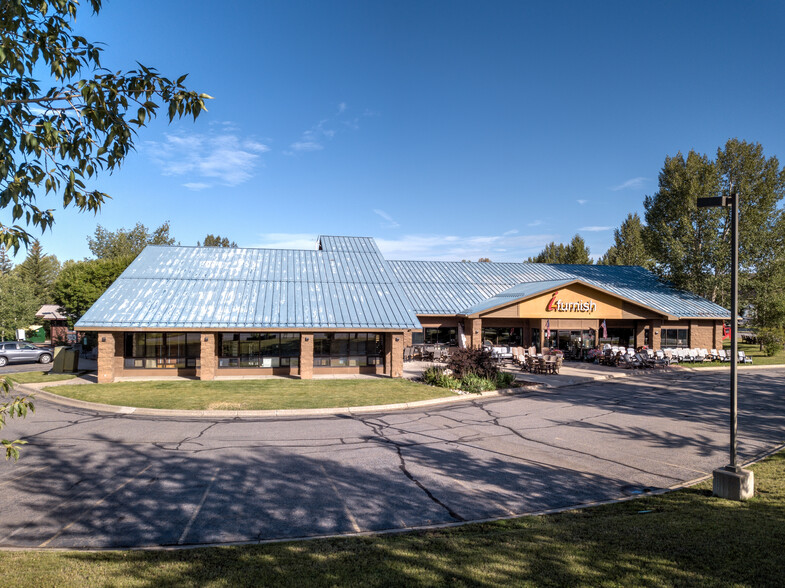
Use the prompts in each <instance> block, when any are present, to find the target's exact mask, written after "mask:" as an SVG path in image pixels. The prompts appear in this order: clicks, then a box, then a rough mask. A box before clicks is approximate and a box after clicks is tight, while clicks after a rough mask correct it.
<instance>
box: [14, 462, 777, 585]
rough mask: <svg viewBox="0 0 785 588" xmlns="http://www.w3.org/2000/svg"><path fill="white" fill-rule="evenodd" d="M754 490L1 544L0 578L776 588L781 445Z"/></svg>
mask: <svg viewBox="0 0 785 588" xmlns="http://www.w3.org/2000/svg"><path fill="white" fill-rule="evenodd" d="M753 469H754V470H755V479H756V486H757V488H756V496H755V498H753V499H752V500H749V501H747V502H743V503H739V502H731V501H728V500H722V499H720V498H714V497H712V496H711V482H710V481H709V482H705V483H702V484H699V485H697V486H695V487H692V488H689V489H685V490H681V491H678V492H672V493H669V494H665V495H662V496H655V497H646V498H641V499H637V500H633V501H629V502H623V503H619V504H613V505H608V506H602V507H596V508H590V509H585V510H580V511H571V512H566V513H562V514H557V515H548V516H538V517H522V518H519V519H514V520H510V521H504V522H498V523H489V524H474V525H466V526H463V527H458V528H453V529H446V530H440V531H429V532H417V533H409V534H399V535H387V536H375V537H367V538H350V539H325V540H319V541H307V542H300V543H278V544H270V545H261V546H258V545H257V546H242V547H215V548H202V549H194V550H186V551H153V552H150V551H136V552H99V553H79V552H2V553H0V577H1V578H2V579H3V585H4V586H8V587H17V586H19V587H22V586H24V587H26V586H38V587H44V588H45V587H49V586H52V587H55V586H64V585H68V586H129V587H130V586H184V587H190V586H208V587H213V586H216V587H218V586H292V587H298V588H299V587H300V586H302V585H304V584H305V585H308V586H443V585H451V586H543V585H558V586H577V585H591V586H756V587H757V586H781V585H782V582H783V578H785V554H784V553H783V548H782V546H783V545H785V453H779V454H777V455H775V456H773V457H771V458H769V459H767V460H765V461H764V462H762V463H760V464H758V465H756V466H754V467H753Z"/></svg>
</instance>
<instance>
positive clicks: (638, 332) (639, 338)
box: [633, 321, 651, 349]
mask: <svg viewBox="0 0 785 588" xmlns="http://www.w3.org/2000/svg"><path fill="white" fill-rule="evenodd" d="M647 328H651V325H649V324H648V323H646V322H645V321H635V345H633V347H635V349H639V348H641V347H642V346H644V345H646V329H647Z"/></svg>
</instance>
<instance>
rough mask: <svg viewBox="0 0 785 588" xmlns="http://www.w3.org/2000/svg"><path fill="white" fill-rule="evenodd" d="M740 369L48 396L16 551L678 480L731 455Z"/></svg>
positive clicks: (463, 516)
mask: <svg viewBox="0 0 785 588" xmlns="http://www.w3.org/2000/svg"><path fill="white" fill-rule="evenodd" d="M727 381H728V380H727V374H726V373H722V372H714V371H699V370H694V371H689V372H687V371H676V370H673V371H668V372H666V373H654V374H651V373H647V374H642V375H639V376H635V377H630V378H627V379H624V380H619V381H602V382H593V383H588V384H582V385H577V386H571V387H567V388H561V389H556V390H540V391H534V392H529V393H526V394H524V395H521V396H516V397H501V398H492V399H482V400H479V399H474V400H470V401H467V402H466V403H462V404H454V405H448V406H443V407H431V408H429V409H427V410H425V409H423V410H409V411H405V412H391V413H387V414H368V415H364V416H323V417H307V418H303V417H300V418H291V419H277V420H274V419H261V418H257V419H243V420H239V419H216V420H205V419H189V418H159V417H142V416H131V415H115V414H112V415H108V414H102V413H98V412H94V411H90V410H83V409H76V408H70V407H65V406H60V405H57V404H54V403H50V402H47V401H45V400H43V399H39V401H38V405H37V410H36V412H35V414H34V415H32V416H31V417H29V418H28V419H27V420H25V421H10V423H9V426H8V427H7V428H6V429H5V430H4V431H3V433H2V436H3V437H4V438H16V437H18V436H24V437H25V438H26V439H27V440H29V442H30V445H28V446H26V447H25V448H24V450H23V457H22V459H21V460H20V461H19V462H18V463H13V462H4V463H2V465H0V468H2V475H0V486H1V487H2V488H1V490H2V492H0V508H2V512H3V516H2V517H0V546H6V547H8V546H16V547H53V548H54V547H58V548H106V547H143V546H161V545H164V546H176V545H200V544H211V543H231V542H245V541H250V542H253V541H261V540H270V539H286V538H297V537H313V536H322V535H332V534H344V533H355V532H365V531H385V530H391V529H406V528H413V527H420V526H427V525H438V524H445V523H448V524H449V523H456V522H462V521H471V520H482V519H488V518H496V517H507V516H515V515H521V514H526V513H532V512H540V511H543V510H547V509H555V508H562V507H570V506H576V505H582V504H589V503H593V502H597V501H603V500H610V499H616V498H621V497H624V496H630V495H636V494H639V493H645V492H647V491H650V490H657V489H661V488H669V487H673V486H677V485H679V484H682V483H684V482H686V481H690V480H694V479H696V478H701V477H703V476H707V475H709V474H710V473H711V470H712V469H713V468H715V467H718V466H721V465H725V464H726V463H727V460H728V457H727V447H728V423H727V416H728V412H727V411H728V392H727ZM739 389H740V401H739V408H740V418H739V426H740V435H739V441H740V442H739V451H740V455H741V456H742V458H744V459H746V460H749V459H752V458H754V457H757V456H760V455H762V454H764V453H766V452H768V451H770V450H772V449H773V448H775V447H776V446H778V445H781V444H782V443H783V442H785V394H783V392H782V391H783V390H785V369H776V370H771V369H768V370H745V371H744V372H743V374H742V375H741V376H740V378H739Z"/></svg>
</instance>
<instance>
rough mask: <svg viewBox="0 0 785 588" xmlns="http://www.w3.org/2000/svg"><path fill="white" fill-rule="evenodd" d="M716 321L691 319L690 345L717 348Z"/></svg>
mask: <svg viewBox="0 0 785 588" xmlns="http://www.w3.org/2000/svg"><path fill="white" fill-rule="evenodd" d="M714 339H715V336H714V321H690V347H692V348H695V347H697V348H698V349H716V347H715V344H714Z"/></svg>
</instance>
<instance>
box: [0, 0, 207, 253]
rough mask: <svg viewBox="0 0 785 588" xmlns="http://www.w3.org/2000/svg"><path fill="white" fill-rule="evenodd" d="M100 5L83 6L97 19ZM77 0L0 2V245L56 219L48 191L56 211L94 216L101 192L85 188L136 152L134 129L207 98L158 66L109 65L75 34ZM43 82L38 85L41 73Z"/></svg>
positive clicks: (198, 107) (192, 110)
mask: <svg viewBox="0 0 785 588" xmlns="http://www.w3.org/2000/svg"><path fill="white" fill-rule="evenodd" d="M101 5H102V0H89V6H90V7H91V8H92V9H93V11H94V12H95V13H98V12H99V11H100V10H101ZM79 8H80V5H79V3H78V2H77V0H13V1H5V2H3V4H2V10H0V208H7V207H10V216H11V220H12V224H9V225H6V224H2V223H0V243H3V244H5V245H6V246H7V247H9V248H10V247H13V248H14V249H15V250H18V248H19V246H20V244H25V245H27V244H29V242H30V241H31V239H32V237H31V235H30V233H29V232H28V230H27V229H28V228H29V227H30V226H33V227H38V228H40V229H41V230H44V229H46V228H49V227H51V226H52V224H53V222H54V213H53V211H52V209H51V207H50V206H49V205H48V206H46V207H41V206H39V205H38V204H37V199H38V198H40V197H41V196H42V195H48V194H50V193H51V194H54V195H57V196H58V197H59V198H62V205H63V207H67V206H69V205H73V206H75V207H76V208H77V209H78V210H80V211H97V210H98V209H99V208H100V207H101V205H102V204H103V203H104V201H105V200H106V198H108V195H107V194H105V193H104V192H101V191H100V190H97V189H92V188H89V187H87V184H86V182H89V181H90V180H92V179H93V178H95V176H96V174H97V173H98V172H100V171H102V170H103V171H110V172H111V171H113V170H115V169H117V168H118V167H119V166H120V165H121V164H122V163H123V161H124V160H125V158H126V157H127V156H128V154H129V153H130V152H131V150H132V149H133V148H134V138H135V135H136V132H137V129H139V128H141V127H144V126H145V124H146V122H147V121H148V120H149V119H150V118H152V117H154V116H156V115H157V113H158V111H159V108H160V107H161V106H164V107H165V108H166V112H167V114H168V117H169V120H170V121H171V120H173V119H174V118H175V117H182V116H193V117H194V118H196V117H197V116H199V113H200V112H201V111H202V110H204V109H205V104H204V101H205V100H206V99H208V98H210V97H209V96H207V95H206V94H198V93H196V92H194V91H191V90H188V89H187V88H186V87H185V85H184V81H185V77H186V76H180V77H179V78H177V79H176V80H170V79H168V78H165V77H163V76H162V75H160V74H159V73H158V71H157V70H156V69H155V68H152V67H146V66H144V65H141V64H138V68H137V69H132V70H130V71H118V70H116V69H112V70H109V69H106V68H104V67H103V66H102V63H101V51H102V49H101V47H100V46H99V45H97V44H95V43H93V42H91V41H88V40H87V39H85V38H84V37H82V36H79V35H76V34H74V32H73V30H72V25H73V22H74V20H75V18H76V14H77V10H78V9H79ZM44 71H46V72H47V79H44V80H43V81H40V80H38V79H36V77H40V76H41V74H42V72H44ZM34 75H35V76H36V77H33V76H34Z"/></svg>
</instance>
